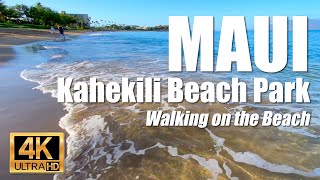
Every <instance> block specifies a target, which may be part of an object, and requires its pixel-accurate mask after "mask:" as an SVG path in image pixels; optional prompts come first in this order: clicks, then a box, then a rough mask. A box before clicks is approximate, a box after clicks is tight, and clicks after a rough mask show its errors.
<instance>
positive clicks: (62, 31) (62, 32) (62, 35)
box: [59, 26, 65, 40]
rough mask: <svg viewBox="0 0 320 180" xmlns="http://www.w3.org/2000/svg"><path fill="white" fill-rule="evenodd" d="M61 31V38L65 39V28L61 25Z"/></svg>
mask: <svg viewBox="0 0 320 180" xmlns="http://www.w3.org/2000/svg"><path fill="white" fill-rule="evenodd" d="M59 32H60V35H61V38H62V39H63V40H64V39H65V36H64V30H63V27H62V26H59Z"/></svg>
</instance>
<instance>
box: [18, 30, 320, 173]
mask: <svg viewBox="0 0 320 180" xmlns="http://www.w3.org/2000/svg"><path fill="white" fill-rule="evenodd" d="M290 37H291V34H289V53H288V59H289V63H288V66H287V67H286V68H285V69H284V70H283V71H281V72H279V73H274V74H267V73H263V72H261V71H260V70H258V69H257V68H256V67H255V66H254V63H252V64H253V72H252V73H237V72H235V69H234V71H233V72H231V73H215V72H212V73H211V72H210V73H201V72H196V73H186V72H183V73H169V72H168V33H167V32H99V33H89V34H85V35H82V36H80V37H78V38H74V39H71V40H70V41H65V42H50V41H48V42H38V43H34V44H30V45H27V46H25V47H22V48H21V49H19V51H18V53H32V54H33V55H34V56H35V57H37V59H41V60H40V62H38V61H37V62H36V63H34V64H35V65H34V67H30V68H27V69H26V70H24V71H23V72H21V77H22V78H24V79H25V80H28V81H34V82H37V83H39V85H38V86H37V87H35V89H39V90H41V91H42V92H44V93H49V94H51V95H52V96H53V97H56V93H57V78H59V77H72V78H74V79H75V80H76V81H88V80H89V78H91V77H96V78H97V79H98V80H100V81H104V82H110V81H119V82H120V80H121V78H122V77H129V78H132V79H135V78H137V77H160V78H162V79H163V84H164V86H163V87H162V88H163V89H164V90H163V91H162V92H163V96H162V98H163V99H162V103H140V104H139V103H137V104H135V103H117V104H109V103H96V104H95V103H80V104H70V103H69V104H68V103H66V104H65V107H66V109H67V110H68V114H66V115H65V116H64V117H62V118H61V119H60V123H59V125H60V126H61V128H63V129H65V130H66V131H67V132H68V133H69V134H70V136H69V137H68V138H67V157H66V169H65V170H66V172H65V173H64V174H60V175H55V177H54V178H55V179H319V178H320V117H319V106H320V99H319V98H320V96H319V88H320V84H319V80H318V77H320V72H319V69H320V64H319V60H320V41H319V38H320V31H310V32H309V52H308V55H309V71H308V73H293V72H292V70H291V69H292V66H291V59H292V57H291V46H292V43H291V40H290V39H291V38H290ZM248 38H249V45H250V51H251V52H253V32H249V33H248ZM218 42H219V32H216V33H215V54H216V53H217V48H218ZM271 53H272V52H271ZM215 57H217V56H215ZM252 59H253V58H252ZM168 77H179V78H182V79H184V80H185V81H197V82H203V81H213V82H219V81H230V80H231V78H232V77H238V78H239V79H240V80H241V81H245V82H247V84H248V93H249V94H248V97H249V99H250V97H252V96H253V95H252V93H253V90H252V84H253V83H252V82H253V78H254V77H265V78H267V79H268V80H269V81H280V82H285V81H295V78H296V77H303V78H304V80H305V81H308V82H310V83H311V85H310V90H309V93H310V97H311V100H312V102H311V103H310V104H298V103H286V104H271V103H268V102H263V103H261V104H255V103H252V102H250V100H249V102H248V103H243V104H236V103H230V104H219V103H211V104H203V103H200V102H199V103H195V104H189V103H186V102H182V103H175V104H171V103H167V102H166V94H165V92H166V88H167V87H166V86H165V81H166V78H168ZM147 110H164V111H167V112H170V111H172V110H182V111H187V110H189V111H191V112H197V113H201V112H203V113H210V114H214V113H217V112H219V113H228V112H229V113H234V112H236V111H241V110H246V111H247V112H251V113H253V112H257V113H262V112H263V111H264V110H272V111H274V112H281V113H287V112H301V111H304V110H306V111H308V112H311V113H312V119H311V125H310V127H306V128H293V127H279V128H276V127H259V126H258V127H254V128H252V127H241V128H239V127H215V128H214V127H210V126H208V128H206V129H199V128H197V127H183V128H182V127H180V128H179V127H170V128H165V127H156V128H150V127H145V120H146V111H147Z"/></svg>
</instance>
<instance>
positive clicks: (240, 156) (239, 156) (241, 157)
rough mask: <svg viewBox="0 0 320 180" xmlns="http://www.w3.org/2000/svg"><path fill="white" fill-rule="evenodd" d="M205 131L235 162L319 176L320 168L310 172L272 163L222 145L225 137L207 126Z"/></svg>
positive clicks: (266, 168) (272, 169)
mask: <svg viewBox="0 0 320 180" xmlns="http://www.w3.org/2000/svg"><path fill="white" fill-rule="evenodd" d="M206 130H207V132H208V133H209V134H210V137H211V138H212V139H213V140H214V142H216V145H217V146H220V147H221V149H224V150H225V151H226V152H227V153H228V154H229V155H230V156H232V158H233V159H234V161H236V162H241V163H246V164H249V165H253V166H256V167H258V168H261V169H265V170H268V171H271V172H275V173H283V174H291V173H292V174H298V175H302V176H306V177H318V176H320V168H316V169H314V170H313V171H312V172H306V171H302V170H298V169H295V168H293V167H290V166H288V165H279V164H272V163H270V162H268V161H266V160H264V159H263V158H261V157H260V156H259V155H257V154H254V153H252V152H235V151H233V150H232V149H230V148H228V147H226V146H224V141H225V139H223V138H220V137H218V136H216V135H215V134H213V133H212V132H211V131H210V130H209V129H208V128H206Z"/></svg>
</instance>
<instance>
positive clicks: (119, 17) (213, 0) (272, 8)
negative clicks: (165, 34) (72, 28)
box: [4, 0, 320, 27]
mask: <svg viewBox="0 0 320 180" xmlns="http://www.w3.org/2000/svg"><path fill="white" fill-rule="evenodd" d="M4 1H5V3H6V4H7V5H15V4H27V5H34V4H35V3H37V2H41V3H42V4H44V5H45V6H49V7H51V8H52V9H54V10H57V11H66V12H67V13H85V14H89V16H90V17H92V19H93V20H100V19H103V20H107V21H115V22H116V23H119V24H129V25H133V24H135V25H148V26H153V25H157V24H168V17H169V16H174V15H180V16H181V15H183V16H190V17H193V16H201V15H209V16H215V17H216V26H218V27H219V26H220V24H221V17H222V16H227V15H241V16H246V19H247V25H248V27H250V26H252V24H253V22H252V20H253V16H259V15H268V16H276V15H285V16H289V17H290V16H294V15H305V16H309V18H319V17H320V11H319V8H320V1H319V0H308V1H306V0H299V1H297V0H255V1H253V0H157V1H156V0H154V1H152V0H113V1H110V0H4Z"/></svg>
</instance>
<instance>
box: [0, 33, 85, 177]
mask: <svg viewBox="0 0 320 180" xmlns="http://www.w3.org/2000/svg"><path fill="white" fill-rule="evenodd" d="M80 33H83V31H72V32H68V31H67V32H66V34H67V35H77V34H80ZM57 36H58V34H57ZM50 39H52V36H51V35H50V33H49V31H48V30H31V29H10V28H0V114H1V115H0V133H1V138H0V152H1V154H2V155H1V157H0V179H32V180H35V179H52V178H53V175H23V176H22V175H10V174H9V134H10V132H29V131H30V132H63V130H62V129H61V128H60V127H59V125H58V122H59V119H60V118H61V117H62V116H64V114H66V112H65V111H64V110H63V108H64V107H63V105H62V104H58V103H57V101H56V99H54V98H52V97H50V95H48V94H43V93H42V92H41V91H35V90H32V88H33V87H35V86H36V85H37V84H36V83H31V82H28V81H25V80H23V79H22V78H21V77H20V73H21V70H23V67H21V66H20V64H21V63H22V62H21V60H16V59H15V56H16V55H15V53H14V49H13V48H12V47H13V46H15V45H22V44H28V43H32V42H36V41H42V40H50ZM22 56H23V55H22ZM19 59H24V58H23V57H19ZM25 59H28V57H25ZM29 60H30V58H29Z"/></svg>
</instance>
